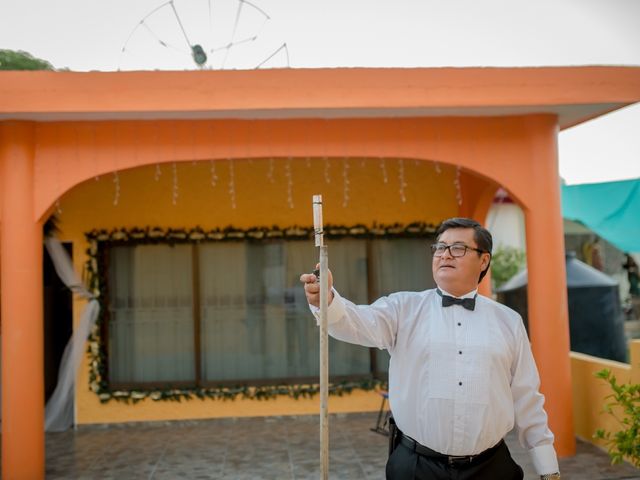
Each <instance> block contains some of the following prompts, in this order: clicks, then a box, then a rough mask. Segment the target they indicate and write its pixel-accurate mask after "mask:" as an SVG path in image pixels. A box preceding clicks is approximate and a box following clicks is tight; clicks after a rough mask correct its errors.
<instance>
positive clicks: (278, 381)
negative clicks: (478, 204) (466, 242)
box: [86, 223, 435, 393]
mask: <svg viewBox="0 0 640 480" xmlns="http://www.w3.org/2000/svg"><path fill="white" fill-rule="evenodd" d="M381 228H382V230H381ZM158 230H160V229H154V230H149V229H146V230H144V231H143V230H140V229H133V230H132V231H131V232H138V235H136V236H133V235H131V236H129V235H127V233H126V231H125V230H119V231H118V230H114V231H112V232H111V234H106V232H104V231H102V232H97V231H95V230H94V231H93V232H89V233H88V234H86V236H87V238H88V240H90V241H93V242H95V246H94V247H93V250H94V251H95V253H94V255H90V256H93V257H94V259H95V268H94V269H95V270H97V272H93V273H97V275H96V277H97V278H94V279H93V280H92V281H91V282H90V283H92V284H93V286H94V288H96V289H97V290H98V291H99V299H100V303H101V310H100V317H99V320H98V327H97V328H98V332H99V336H98V338H97V344H98V352H99V353H98V356H99V357H100V356H101V357H102V362H101V364H99V365H98V367H97V372H94V373H93V374H91V375H90V381H91V377H94V378H95V377H96V376H97V377H98V385H99V387H98V388H95V387H94V388H92V390H94V391H96V393H99V392H98V391H97V390H100V391H102V392H114V391H125V392H127V391H129V392H131V391H140V390H142V391H151V390H158V389H167V388H170V389H187V390H188V389H208V388H227V387H229V388H233V387H237V386H238V385H245V386H251V387H258V388H260V387H264V386H280V385H294V386H295V385H311V384H316V383H317V377H315V376H314V377H281V378H257V379H241V380H220V381H205V380H203V379H202V364H201V360H200V357H201V338H200V337H201V325H202V323H201V320H202V319H201V318H200V301H201V299H200V278H199V277H200V275H199V268H200V266H199V257H200V255H199V248H198V246H199V244H201V243H218V242H220V241H222V242H230V241H231V242H255V243H261V244H262V243H267V242H269V241H272V240H275V241H282V240H284V241H309V239H310V238H312V235H313V231H312V229H307V230H304V229H300V228H298V227H294V229H285V230H277V229H275V231H276V232H277V233H275V234H273V233H272V232H271V234H270V232H269V231H266V229H262V230H260V229H250V230H245V231H242V232H244V234H239V233H237V232H240V231H237V230H235V231H234V230H230V229H228V230H227V233H229V231H230V232H231V235H229V236H227V237H222V238H220V237H221V236H220V235H219V234H216V235H215V237H218V238H207V235H206V234H205V235H201V233H204V232H202V230H201V229H198V228H197V229H194V230H192V231H191V232H194V231H195V232H197V233H198V235H197V236H196V238H194V236H193V234H191V235H190V234H178V235H176V234H175V231H173V232H174V235H173V236H172V235H171V233H172V231H171V230H169V231H168V233H169V235H166V236H164V237H160V236H157V235H156V236H153V237H151V236H149V235H148V233H149V232H150V231H158ZM327 230H328V232H331V227H329V228H327ZM386 230H387V229H385V228H384V227H374V229H372V230H367V229H366V228H365V227H362V226H356V227H351V228H346V227H333V234H332V233H329V234H328V235H327V237H329V238H334V239H341V238H356V239H361V240H363V241H365V250H366V265H367V296H368V302H369V303H371V302H372V301H374V300H375V298H373V297H374V296H375V295H374V292H373V289H374V288H375V287H374V282H373V281H372V280H373V279H372V278H371V277H372V275H373V272H374V269H373V268H372V262H373V255H372V245H373V242H372V240H376V239H399V238H413V239H429V238H432V237H433V235H434V232H435V227H433V226H431V225H427V224H417V223H414V224H410V225H408V226H407V227H405V228H404V229H402V228H401V227H399V226H398V225H394V226H391V227H388V230H389V233H388V234H387V233H386ZM256 231H266V234H264V235H253V236H252V235H250V234H248V235H247V234H246V233H247V232H249V233H251V232H256ZM381 231H384V232H385V234H384V235H380V232H381ZM122 232H125V233H124V235H123V234H122ZM139 232H146V233H147V235H141V234H140V233H139ZM181 232H184V231H181ZM216 232H218V231H216ZM287 232H293V235H289V236H288V235H287ZM376 233H377V234H376ZM202 236H204V237H205V238H202ZM105 237H106V238H105ZM123 237H124V238H123ZM154 244H162V245H169V246H173V245H178V244H190V245H191V246H192V248H191V259H192V288H193V294H192V319H193V322H194V356H195V358H194V360H195V364H194V367H195V369H194V370H195V380H194V381H172V382H168V381H161V382H119V383H118V382H112V381H110V376H109V368H108V364H109V361H108V358H109V357H108V351H109V340H108V339H109V336H108V335H109V331H108V324H109V320H110V316H111V312H110V308H109V305H110V297H109V268H108V267H109V260H110V256H109V255H110V250H111V248H113V247H120V246H139V245H154ZM91 250H92V249H91V248H90V249H89V251H88V252H91ZM89 262H91V260H90V261H89ZM88 270H91V268H89V269H88ZM378 361H379V355H378V349H376V348H369V372H368V374H366V375H340V376H331V377H330V381H331V382H332V384H334V385H335V384H340V383H344V384H347V383H349V382H351V383H353V382H361V383H362V382H365V383H366V382H369V381H374V383H377V384H380V383H381V382H382V383H386V381H387V380H386V377H387V373H386V372H381V371H380V370H379V369H378ZM99 363H100V362H99ZM349 388H351V387H349Z"/></svg>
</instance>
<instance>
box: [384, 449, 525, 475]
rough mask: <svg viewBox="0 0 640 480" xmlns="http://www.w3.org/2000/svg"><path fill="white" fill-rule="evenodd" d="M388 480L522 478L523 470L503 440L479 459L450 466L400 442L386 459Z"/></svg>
mask: <svg viewBox="0 0 640 480" xmlns="http://www.w3.org/2000/svg"><path fill="white" fill-rule="evenodd" d="M386 472H387V480H522V479H523V478H524V472H523V471H522V468H520V466H519V465H518V464H517V463H516V462H514V461H513V458H511V454H510V453H509V449H508V448H507V445H506V444H505V443H504V442H503V443H502V445H501V446H500V447H499V448H497V449H496V451H495V452H494V453H493V455H491V456H489V457H488V458H486V459H483V460H482V461H479V462H478V463H472V464H470V465H455V466H450V465H448V464H447V463H446V462H444V461H442V460H440V459H437V458H433V457H425V456H423V455H420V454H418V453H416V452H414V451H412V450H410V449H409V448H407V447H406V446H404V445H403V444H400V445H398V447H397V448H396V449H395V450H394V451H393V453H392V454H391V456H390V457H389V460H388V461H387V469H386Z"/></svg>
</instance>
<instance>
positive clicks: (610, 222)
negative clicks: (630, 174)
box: [562, 178, 640, 253]
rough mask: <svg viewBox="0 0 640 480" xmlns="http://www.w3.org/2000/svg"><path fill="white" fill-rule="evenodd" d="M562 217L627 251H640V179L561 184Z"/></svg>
mask: <svg viewBox="0 0 640 480" xmlns="http://www.w3.org/2000/svg"><path fill="white" fill-rule="evenodd" d="M562 216H563V217H564V218H567V219H569V220H574V221H578V222H580V223H582V224H584V225H585V226H587V227H588V228H589V229H591V230H593V231H594V232H595V233H597V234H598V235H599V236H600V237H602V238H604V239H605V240H606V241H608V242H609V243H612V244H613V245H615V246H616V247H617V248H619V249H620V250H622V251H625V252H633V253H637V252H640V178H637V179H635V180H622V181H619V182H606V183H591V184H585V185H569V186H567V185H562Z"/></svg>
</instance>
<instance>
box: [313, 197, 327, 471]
mask: <svg viewBox="0 0 640 480" xmlns="http://www.w3.org/2000/svg"><path fill="white" fill-rule="evenodd" d="M313 226H314V230H315V239H316V247H320V478H321V479H322V480H328V478H329V334H328V331H327V308H328V306H329V282H328V279H329V255H328V252H327V246H326V245H325V244H324V232H323V225H322V195H314V196H313Z"/></svg>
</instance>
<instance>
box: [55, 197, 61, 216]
mask: <svg viewBox="0 0 640 480" xmlns="http://www.w3.org/2000/svg"><path fill="white" fill-rule="evenodd" d="M56 213H57V214H58V215H62V208H60V200H56Z"/></svg>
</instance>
